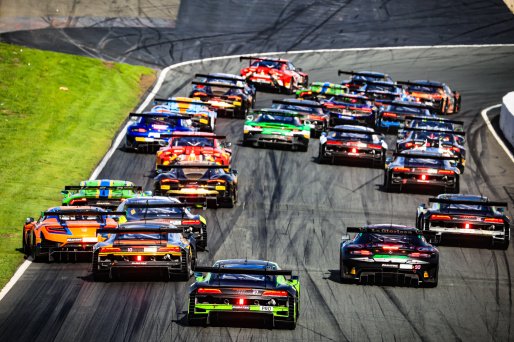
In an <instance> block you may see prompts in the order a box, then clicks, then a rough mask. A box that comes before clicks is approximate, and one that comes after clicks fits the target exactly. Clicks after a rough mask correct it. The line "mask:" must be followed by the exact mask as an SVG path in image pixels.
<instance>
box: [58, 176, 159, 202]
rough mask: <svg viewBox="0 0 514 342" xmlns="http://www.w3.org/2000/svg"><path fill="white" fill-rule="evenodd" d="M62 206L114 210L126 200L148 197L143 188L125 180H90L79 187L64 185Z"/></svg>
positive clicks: (81, 183)
mask: <svg viewBox="0 0 514 342" xmlns="http://www.w3.org/2000/svg"><path fill="white" fill-rule="evenodd" d="M61 194H63V195H64V198H63V200H62V205H74V206H81V205H92V206H95V207H101V208H105V209H108V210H114V209H115V208H116V207H117V206H118V205H119V204H120V203H121V202H123V201H124V200H126V199H127V198H132V197H141V196H148V195H150V193H149V192H143V188H142V187H140V186H137V185H135V184H134V183H132V182H129V181H125V180H111V179H90V180H85V181H82V182H80V183H79V185H66V186H65V187H64V190H63V191H61Z"/></svg>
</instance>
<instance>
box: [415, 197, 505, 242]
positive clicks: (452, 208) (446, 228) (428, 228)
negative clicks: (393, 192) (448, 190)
mask: <svg viewBox="0 0 514 342" xmlns="http://www.w3.org/2000/svg"><path fill="white" fill-rule="evenodd" d="M428 202H429V204H430V203H432V206H431V207H427V205H426V204H425V203H422V204H420V205H419V207H418V209H417V212H416V226H417V228H418V229H420V230H421V231H422V232H423V234H424V235H425V237H426V238H427V239H428V240H429V241H431V242H432V243H441V242H442V241H443V240H444V239H446V238H456V239H458V240H459V241H462V240H468V239H479V240H485V241H486V242H489V243H491V246H492V247H493V248H499V249H507V248H508V247H509V242H510V218H509V217H508V216H507V215H506V214H505V209H507V203H506V202H495V201H489V199H487V197H484V196H480V195H452V194H441V195H439V196H437V197H436V198H429V199H428Z"/></svg>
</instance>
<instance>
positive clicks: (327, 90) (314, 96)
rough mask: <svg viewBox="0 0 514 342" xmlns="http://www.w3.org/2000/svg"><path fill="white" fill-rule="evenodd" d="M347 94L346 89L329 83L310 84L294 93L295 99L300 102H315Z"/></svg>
mask: <svg viewBox="0 0 514 342" xmlns="http://www.w3.org/2000/svg"><path fill="white" fill-rule="evenodd" d="M348 92H349V90H348V87H346V86H344V85H341V84H337V83H330V82H312V83H311V84H309V86H308V87H306V88H301V89H298V90H297V91H296V98H297V99H301V100H315V101H318V100H319V99H322V98H330V97H332V96H337V95H343V94H347V93H348Z"/></svg>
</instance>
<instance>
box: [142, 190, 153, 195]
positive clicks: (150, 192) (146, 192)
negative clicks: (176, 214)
mask: <svg viewBox="0 0 514 342" xmlns="http://www.w3.org/2000/svg"><path fill="white" fill-rule="evenodd" d="M143 195H145V196H152V191H150V190H148V191H145V192H143Z"/></svg>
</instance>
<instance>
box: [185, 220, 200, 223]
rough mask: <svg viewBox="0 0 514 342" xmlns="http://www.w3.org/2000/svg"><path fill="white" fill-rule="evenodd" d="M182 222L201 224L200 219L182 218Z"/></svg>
mask: <svg viewBox="0 0 514 342" xmlns="http://www.w3.org/2000/svg"><path fill="white" fill-rule="evenodd" d="M182 224H200V220H182Z"/></svg>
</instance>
